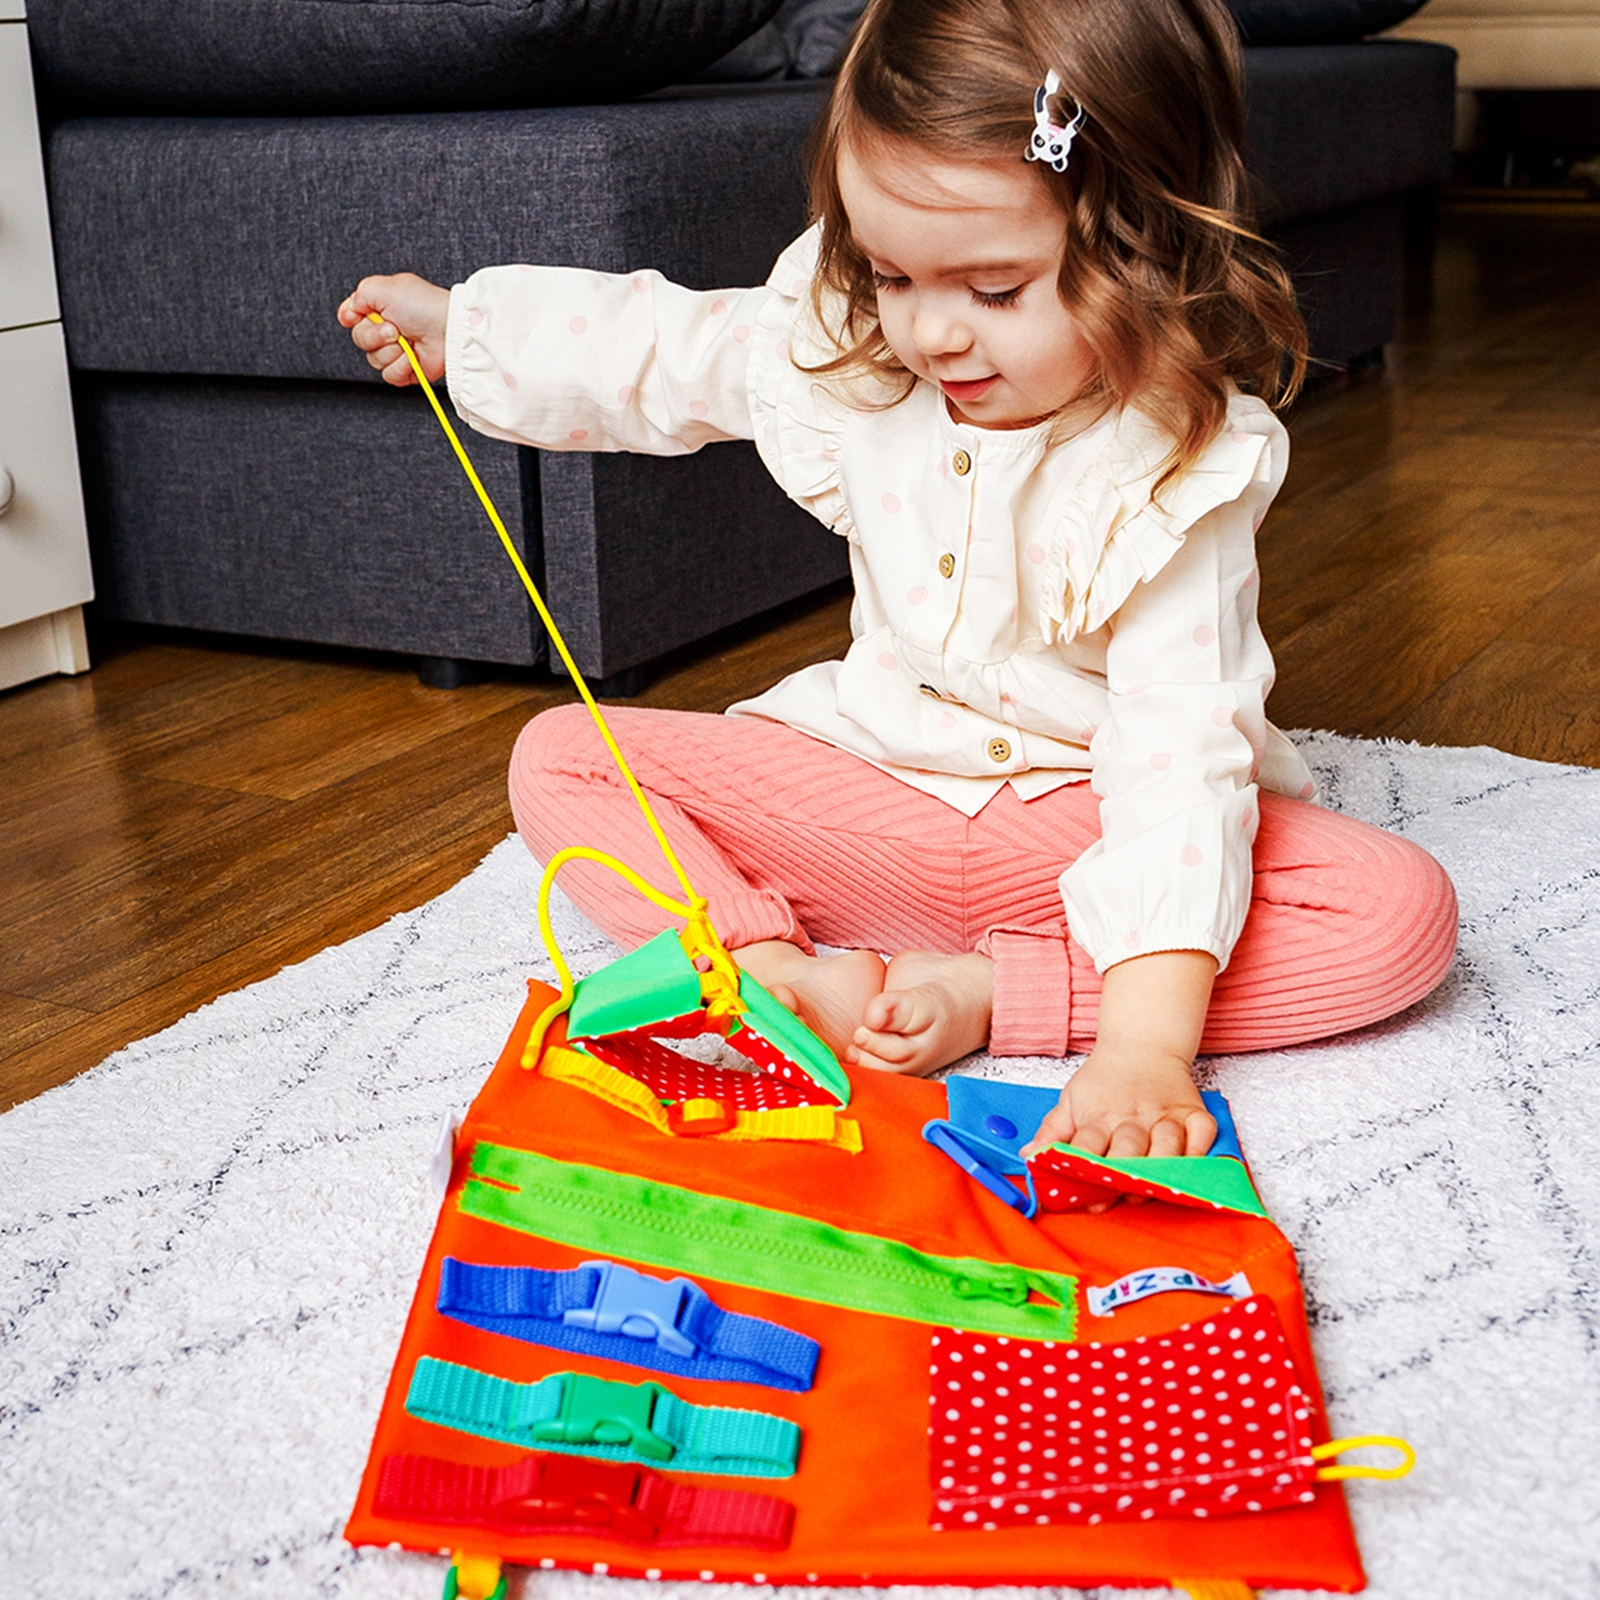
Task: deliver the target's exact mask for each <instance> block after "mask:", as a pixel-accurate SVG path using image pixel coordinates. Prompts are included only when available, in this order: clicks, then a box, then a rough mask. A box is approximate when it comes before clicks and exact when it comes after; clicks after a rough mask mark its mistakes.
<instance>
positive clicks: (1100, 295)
mask: <svg viewBox="0 0 1600 1600" xmlns="http://www.w3.org/2000/svg"><path fill="white" fill-rule="evenodd" d="M1052 68H1053V69H1054V70H1055V72H1056V73H1057V75H1058V76H1059V77H1060V79H1061V91H1060V94H1059V95H1058V96H1057V98H1056V99H1055V101H1054V102H1053V103H1052V107H1051V119H1052V121H1054V122H1056V123H1058V124H1064V123H1066V122H1067V121H1068V120H1069V119H1070V118H1071V116H1072V115H1073V112H1074V109H1075V108H1074V104H1073V103H1074V102H1077V103H1078V104H1079V105H1081V106H1082V107H1083V108H1084V109H1085V110H1086V111H1087V113H1088V116H1087V119H1086V121H1085V123H1084V126H1083V128H1082V129H1081V131H1080V132H1079V133H1078V135H1077V138H1076V140H1075V142H1074V143H1073V145H1072V152H1071V157H1070V159H1069V161H1068V164H1067V170H1066V171H1065V172H1064V173H1062V174H1059V175H1058V174H1057V173H1055V172H1054V171H1053V170H1051V169H1050V168H1048V167H1046V166H1043V165H1041V166H1040V168H1039V171H1040V173H1041V174H1042V176H1043V178H1044V180H1045V181H1046V182H1047V183H1048V184H1049V185H1050V186H1051V187H1052V188H1053V190H1054V193H1055V196H1056V199H1057V201H1058V203H1059V204H1060V206H1061V210H1062V216H1063V221H1064V225H1065V229H1066V253H1065V256H1064V258H1063V260H1062V265H1061V275H1060V280H1059V282H1060V290H1061V296H1062V299H1063V300H1064V301H1065V302H1066V304H1067V306H1068V307H1069V308H1070V309H1071V311H1072V313H1073V315H1074V316H1075V317H1076V318H1077V320H1078V324H1079V327H1080V329H1081V330H1082V333H1083V335H1084V338H1085V339H1086V340H1087V341H1088V343H1089V346H1090V348H1091V349H1092V351H1093V352H1094V355H1095V366H1096V376H1095V378H1094V380H1093V381H1092V383H1091V385H1090V391H1089V392H1088V393H1086V394H1084V395H1082V396H1080V397H1079V399H1080V401H1082V402H1086V403H1088V404H1090V405H1092V406H1094V407H1095V408H1096V409H1098V410H1101V411H1104V410H1109V409H1120V408H1122V407H1123V406H1127V405H1132V404H1137V405H1138V407H1139V409H1140V410H1142V411H1144V412H1146V413H1147V414H1148V415H1150V416H1151V417H1153V418H1154V419H1155V420H1156V421H1157V422H1159V423H1160V424H1161V425H1162V426H1163V427H1164V428H1166V430H1167V431H1168V432H1169V433H1170V434H1171V435H1172V437H1173V438H1174V439H1175V440H1176V441H1177V444H1176V448H1175V449H1174V452H1173V454H1172V456H1171V458H1170V459H1169V462H1168V464H1167V472H1166V474H1165V476H1164V479H1163V481H1165V479H1167V478H1171V477H1172V476H1173V475H1175V474H1176V473H1178V472H1181V471H1182V470H1183V469H1184V468H1185V467H1187V466H1188V465H1189V464H1190V463H1191V462H1192V461H1193V460H1194V459H1195V457H1196V456H1197V455H1199V453H1200V452H1201V451H1202V450H1203V449H1204V448H1205V447H1206V445H1207V444H1209V443H1210V441H1211V440H1212V439H1213V438H1214V437H1215V436H1216V434H1217V432H1218V430H1219V429H1220V428H1221V427H1222V424H1223V420H1224V417H1225V415H1226V410H1227V402H1228V394H1229V390H1230V386H1233V385H1237V386H1238V387H1239V388H1241V389H1245V390H1247V391H1250V392H1253V393H1257V394H1260V395H1261V396H1263V397H1264V398H1265V399H1267V400H1268V401H1270V402H1272V403H1274V404H1284V403H1287V401H1288V400H1289V399H1290V398H1292V396H1293V395H1294V393H1295V391H1296V390H1297V389H1298V387H1299V384H1300V381H1301V378H1302V377H1303V375H1304V372H1305V363H1306V341H1305V326H1304V324H1303V323H1302V321H1301V319H1300V314H1299V312H1298V311H1297V310H1296V309H1295V303H1294V292H1293V289H1292V288H1291V287H1290V283H1289V277H1288V274H1287V273H1286V272H1285V271H1284V269H1283V267H1282V265H1281V264H1280V263H1279V261H1278V259H1277V256H1276V253H1275V252H1274V250H1273V248H1272V246H1271V245H1269V244H1268V243H1267V242H1266V241H1265V240H1263V239H1262V238H1261V237H1260V236H1259V235H1258V234H1256V233H1255V232H1254V231H1253V228H1252V225H1251V217H1252V207H1251V204H1250V194H1249V179H1248V177H1247V176H1246V173H1245V168H1244V160H1243V157H1242V155H1241V154H1240V147H1241V144H1242V141H1243V135H1244V112H1243V102H1242V95H1241V89H1240V66H1239V52H1238V43H1237V34H1236V31H1235V28H1234V25H1233V22H1232V19H1231V18H1230V17H1229V15H1228V13H1227V12H1226V11H1224V10H1223V9H1222V7H1221V5H1220V4H1218V3H1217V0H870V4H869V5H868V7H867V10H866V13H865V15H864V16H863V18H862V22H861V26H860V28H859V30H858V32H857V34H856V37H855V42H854V43H853V45H852V46H851V49H850V51H849V53H848V55H847V56H846V58H845V61H844V64H843V66H842V67H841V69H840V72H839V79H838V82H837V84H836V86H835V88H834V93H833V99H832V101H831V103H830V105H829V109H828V114H827V116H826V117H825V118H824V119H823V122H822V124H821V125H820V127H819V129H818V132H817V135H816V137H815V139H814V141H813V145H812V154H811V196H812V212H813V215H814V216H815V217H818V218H820V219H821V221H822V223H823V231H822V246H821V250H822V253H821V260H820V264H819V270H818V273H817V275H816V278H815V280H814V284H813V295H814V297H815V304H816V309H817V311H818V314H819V316H822V317H824V318H826V317H827V316H828V309H827V308H828V302H829V301H830V300H832V301H833V304H834V307H835V308H837V304H838V301H837V300H836V299H834V297H835V296H842V297H843V302H844V308H845V309H844V317H843V323H842V326H839V327H836V328H833V329H832V330H831V331H832V332H833V334H834V337H835V339H836V341H837V343H838V345H839V349H840V354H839V356H838V357H837V359H835V360H833V361H829V362H827V363H825V364H824V365H823V366H822V367H820V368H818V369H816V370H817V371H819V372H823V373H828V372H839V373H841V374H843V373H848V372H851V371H857V372H859V371H864V370H865V371H871V372H876V373H879V374H882V375H884V376H886V377H889V378H891V379H895V378H898V379H900V380H901V381H903V382H904V389H903V391H902V392H903V393H909V392H910V389H911V384H912V381H914V380H910V377H909V374H907V373H906V372H905V369H904V368H903V367H902V366H901V365H900V363H899V362H898V361H897V360H896V359H895V357H894V354H893V352H892V351H891V350H890V349H889V346H888V343H887V341H886V340H885V339H884V337H883V332H882V330H881V328H880V327H879V325H878V317H877V298H876V291H875V289H874V285H873V281H872V269H871V266H870V264H869V263H868V261H867V259H866V257H865V256H864V255H863V254H862V253H861V251H860V249H859V248H858V247H857V246H856V244H855V242H854V239H853V238H852V236H851V231H850V221H849V218H848V217H847V216H846V214H845V210H844V205H843V202H842V200H841V198H840V194H839V182H838V162H839V152H840V148H841V147H842V146H843V145H845V144H847V143H848V144H849V145H851V146H852V147H853V148H854V149H855V150H856V151H858V152H860V151H866V150H870V148H871V145H872V143H873V141H874V140H881V139H885V138H888V139H904V140H907V141H909V142H911V143H913V144H915V145H918V146H920V147H922V148H924V149H927V150H929V151H930V152H932V153H933V154H935V155H937V156H939V157H941V158H943V159H955V160H974V159H976V160H983V159H992V158H996V157H1000V158H1004V157H1013V158H1015V159H1016V160H1018V161H1021V160H1022V159H1023V151H1024V150H1025V149H1026V147H1027V142H1028V140H1029V138H1030V136H1031V135H1032V133H1033V128H1034V118H1033V97H1034V91H1035V89H1036V88H1037V87H1038V86H1039V85H1040V84H1041V83H1042V82H1043V81H1044V77H1045V74H1046V72H1048V71H1049V70H1050V69H1052ZM833 315H834V317H835V318H836V317H837V309H835V311H834V313H833ZM1074 409H1076V407H1075V408H1074Z"/></svg>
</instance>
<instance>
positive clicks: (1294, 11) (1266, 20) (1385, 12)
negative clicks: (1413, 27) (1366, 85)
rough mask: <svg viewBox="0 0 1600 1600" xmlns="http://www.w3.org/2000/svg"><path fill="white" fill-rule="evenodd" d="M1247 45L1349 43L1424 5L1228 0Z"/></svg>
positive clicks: (1380, 0) (1381, 0) (1403, 0)
mask: <svg viewBox="0 0 1600 1600" xmlns="http://www.w3.org/2000/svg"><path fill="white" fill-rule="evenodd" d="M1225 3H1226V5H1227V7H1228V9H1229V10H1230V11H1231V12H1232V13H1233V16H1234V20H1235V21H1236V22H1237V23H1238V24H1239V32H1240V33H1241V34H1242V35H1243V36H1244V42H1245V43H1246V44H1347V43H1349V42H1350V41H1351V40H1354V39H1367V38H1370V37H1371V36H1372V35H1373V34H1375V33H1382V32H1383V31H1384V30H1385V29H1386V28H1392V27H1394V25H1395V24H1396V23H1398V22H1404V21H1405V19H1406V18H1407V17H1409V16H1410V15H1411V14H1412V12H1414V11H1418V10H1420V9H1421V8H1422V6H1423V4H1424V3H1425V0H1225Z"/></svg>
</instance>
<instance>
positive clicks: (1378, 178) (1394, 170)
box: [1244, 39, 1455, 227]
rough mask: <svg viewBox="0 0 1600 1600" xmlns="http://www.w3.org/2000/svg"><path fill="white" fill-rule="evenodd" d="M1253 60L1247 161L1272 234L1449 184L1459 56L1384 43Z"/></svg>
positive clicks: (1272, 50) (1258, 53) (1273, 49)
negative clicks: (1291, 223)
mask: <svg viewBox="0 0 1600 1600" xmlns="http://www.w3.org/2000/svg"><path fill="white" fill-rule="evenodd" d="M1244 60H1245V77H1244V97H1245V157H1246V159H1247V160H1248V162H1249V165H1250V172H1251V175H1252V177H1253V178H1254V179H1255V183H1256V187H1257V205H1258V208H1259V211H1260V214H1261V218H1262V221H1263V222H1265V223H1266V224H1267V225H1268V226H1269V227H1271V226H1274V225H1275V224H1277V223H1279V222H1281V221H1283V220H1284V219H1285V218H1293V217H1304V216H1311V215H1314V214H1316V213H1318V212H1322V211H1333V210H1336V209H1338V208H1339V207H1341V206H1349V205H1355V204H1357V203H1359V202H1361V201H1363V200H1371V199H1375V198H1377V197H1378V196H1379V195H1385V194H1395V193H1398V192H1399V191H1401V190H1404V189H1415V188H1422V187H1425V186H1426V185H1429V184H1436V183H1443V182H1444V181H1445V180H1446V179H1447V178H1448V177H1449V176H1450V143H1451V136H1452V133H1453V130H1454V119H1455V52H1454V51H1453V50H1449V49H1446V48H1445V47H1444V46H1443V45H1430V44H1421V43H1415V42H1405V43H1402V42H1400V41H1398V40H1389V39H1375V40H1372V41H1370V42H1368V43H1366V44H1326V45H1303V46H1294V45H1268V46H1265V47H1263V48H1260V49H1247V50H1246V51H1245V53H1244Z"/></svg>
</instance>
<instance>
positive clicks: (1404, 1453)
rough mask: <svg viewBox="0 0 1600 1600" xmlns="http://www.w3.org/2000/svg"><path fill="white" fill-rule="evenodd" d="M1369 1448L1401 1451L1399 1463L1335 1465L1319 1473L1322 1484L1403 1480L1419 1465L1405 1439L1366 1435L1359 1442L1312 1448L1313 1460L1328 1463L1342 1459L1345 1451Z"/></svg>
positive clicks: (1340, 1441) (1342, 1441) (1333, 1441)
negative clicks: (1384, 1479)
mask: <svg viewBox="0 0 1600 1600" xmlns="http://www.w3.org/2000/svg"><path fill="white" fill-rule="evenodd" d="M1368 1445H1379V1446H1382V1447H1383V1448H1384V1449H1387V1450H1398V1451H1399V1452H1400V1460H1399V1462H1398V1463H1397V1464H1396V1465H1394V1466H1392V1467H1360V1466H1350V1467H1347V1466H1344V1465H1342V1464H1335V1465H1334V1466H1331V1467H1323V1468H1322V1469H1321V1470H1320V1471H1319V1472H1318V1473H1317V1477H1318V1479H1319V1480H1320V1481H1321V1482H1323V1483H1332V1482H1333V1481H1335V1480H1336V1479H1339V1478H1403V1477H1405V1475H1406V1474H1407V1473H1408V1472H1409V1471H1410V1470H1411V1469H1412V1468H1413V1467H1414V1466H1416V1464H1417V1452H1416V1451H1415V1450H1413V1449H1412V1448H1411V1446H1410V1445H1409V1444H1407V1443H1406V1441H1405V1440H1404V1439H1396V1438H1393V1437H1391V1436H1390V1435H1389V1434H1386V1433H1364V1434H1362V1435H1361V1437H1360V1438H1359V1439H1330V1440H1329V1441H1328V1442H1327V1443H1326V1444H1319V1445H1315V1446H1313V1447H1312V1451H1311V1459H1312V1460H1313V1461H1327V1460H1329V1459H1330V1458H1332V1457H1333V1456H1342V1455H1343V1454H1344V1453H1345V1451H1346V1450H1360V1449H1364V1448H1365V1447H1366V1446H1368Z"/></svg>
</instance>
